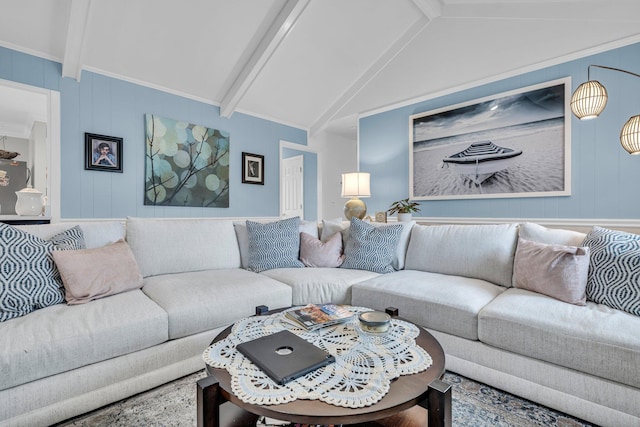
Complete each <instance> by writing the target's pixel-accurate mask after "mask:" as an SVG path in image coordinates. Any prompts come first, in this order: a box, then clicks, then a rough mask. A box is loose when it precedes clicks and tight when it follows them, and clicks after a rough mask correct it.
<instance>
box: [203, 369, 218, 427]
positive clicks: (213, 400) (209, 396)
mask: <svg viewBox="0 0 640 427" xmlns="http://www.w3.org/2000/svg"><path fill="white" fill-rule="evenodd" d="M197 388H198V409H197V411H198V427H218V426H219V425H220V405H222V404H223V403H224V402H225V399H224V397H222V394H221V393H220V386H219V385H218V379H217V378H216V377H214V376H213V375H209V376H208V377H205V378H202V379H201V380H199V381H198V383H197Z"/></svg>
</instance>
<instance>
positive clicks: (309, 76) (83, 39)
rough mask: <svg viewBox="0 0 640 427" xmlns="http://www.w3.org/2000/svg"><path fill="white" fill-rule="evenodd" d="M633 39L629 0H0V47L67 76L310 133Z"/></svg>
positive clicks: (637, 32) (342, 129)
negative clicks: (103, 80) (134, 87)
mask: <svg viewBox="0 0 640 427" xmlns="http://www.w3.org/2000/svg"><path fill="white" fill-rule="evenodd" d="M638 41H640V1H638V0H529V1H527V0H0V45H2V46H5V47H8V48H11V49H15V50H18V51H22V52H26V53H30V54H33V55H36V56H40V57H44V58H47V59H52V60H55V61H58V62H60V63H62V74H63V76H64V77H67V78H74V79H81V78H82V73H83V71H84V70H88V71H92V72H97V73H101V74H105V75H108V76H113V77H118V78H123V79H126V80H129V81H133V82H137V83H140V84H144V85H148V86H151V87H154V88H158V89H161V90H166V91H169V92H171V93H176V94H180V95H185V96H188V97H191V98H194V99H198V100H202V101H204V102H207V103H211V104H215V105H219V106H220V109H221V114H222V115H223V116H230V115H232V114H233V113H234V112H237V111H238V112H244V113H248V114H253V115H256V116H259V117H264V118H268V119H271V120H275V121H278V122H281V123H285V124H290V125H293V126H297V127H301V128H304V129H308V130H309V132H310V134H311V135H314V134H315V133H316V132H318V131H320V130H328V131H333V132H339V133H344V134H351V133H352V132H353V131H354V129H355V126H356V118H357V116H358V114H361V113H365V112H369V111H372V110H376V109H380V108H384V107H388V106H391V105H397V104H401V103H404V102H408V101H410V100H412V99H417V98H420V97H425V96H428V95H435V94H442V93H446V92H447V91H450V90H452V89H453V88H459V87H464V86H465V85H473V84H479V83H482V82H485V81H491V80H493V79H496V78H497V77H499V76H504V75H509V74H511V73H514V72H518V71H527V70H529V69H535V68H540V67H542V66H545V65H551V64H553V63H556V62H559V61H561V60H566V59H567V58H568V59H571V58H577V57H580V56H584V55H587V54H589V53H595V52H596V51H599V50H602V49H604V48H611V47H617V46H622V45H625V44H630V43H634V42H638ZM635 71H636V72H637V71H640V70H635Z"/></svg>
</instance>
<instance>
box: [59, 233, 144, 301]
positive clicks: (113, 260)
mask: <svg viewBox="0 0 640 427" xmlns="http://www.w3.org/2000/svg"><path fill="white" fill-rule="evenodd" d="M52 255H53V259H54V261H55V263H56V266H57V267H58V270H59V271H60V276H62V283H63V284H64V288H65V298H66V300H67V303H68V304H70V305H71V304H84V303H86V302H89V301H91V300H94V299H98V298H102V297H105V296H108V295H114V294H119V293H121V292H125V291H129V290H132V289H138V288H141V287H142V274H141V273H140V270H139V269H138V263H137V262H136V260H135V258H134V257H133V252H131V248H130V247H129V245H128V244H127V243H126V242H125V241H124V240H119V241H117V242H115V243H112V244H110V245H107V246H103V247H100V248H93V249H80V250H75V251H74V250H70V251H54V252H52Z"/></svg>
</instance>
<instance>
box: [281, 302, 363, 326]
mask: <svg viewBox="0 0 640 427" xmlns="http://www.w3.org/2000/svg"><path fill="white" fill-rule="evenodd" d="M353 316H355V313H354V312H353V311H351V310H349V309H348V308H346V307H345V306H342V305H338V304H330V303H329V304H307V305H305V306H304V307H300V308H297V309H295V310H289V311H287V313H286V314H285V318H287V319H288V320H291V321H293V323H294V324H296V325H298V326H302V327H303V328H305V329H307V330H309V331H313V330H315V329H318V328H321V327H323V326H329V325H335V324H337V323H342V322H346V321H347V320H349V319H351V318H353Z"/></svg>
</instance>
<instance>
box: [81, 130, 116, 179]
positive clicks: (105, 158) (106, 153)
mask: <svg viewBox="0 0 640 427" xmlns="http://www.w3.org/2000/svg"><path fill="white" fill-rule="evenodd" d="M84 158H85V160H84V161H85V164H84V168H85V169H86V170H97V171H103V172H120V173H122V138H116V137H114V136H106V135H96V134H94V133H85V134H84Z"/></svg>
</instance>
